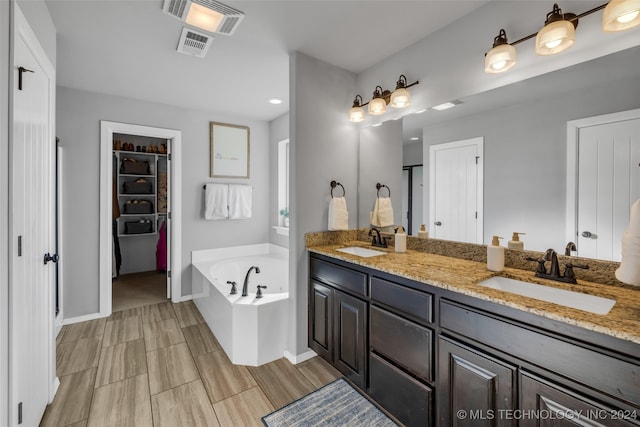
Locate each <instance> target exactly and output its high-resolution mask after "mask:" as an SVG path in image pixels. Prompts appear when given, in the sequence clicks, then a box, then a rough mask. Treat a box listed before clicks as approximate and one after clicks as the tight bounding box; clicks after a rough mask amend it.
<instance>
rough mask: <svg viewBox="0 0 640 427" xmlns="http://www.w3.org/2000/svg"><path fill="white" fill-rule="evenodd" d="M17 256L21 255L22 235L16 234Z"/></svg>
mask: <svg viewBox="0 0 640 427" xmlns="http://www.w3.org/2000/svg"><path fill="white" fill-rule="evenodd" d="M18 256H22V236H18Z"/></svg>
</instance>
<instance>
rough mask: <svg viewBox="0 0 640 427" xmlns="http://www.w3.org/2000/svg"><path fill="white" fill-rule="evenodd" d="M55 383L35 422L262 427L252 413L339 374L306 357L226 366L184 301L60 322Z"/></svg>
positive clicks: (193, 310)
mask: <svg viewBox="0 0 640 427" xmlns="http://www.w3.org/2000/svg"><path fill="white" fill-rule="evenodd" d="M56 341H57V370H58V376H59V378H60V387H59V389H58V393H57V395H56V398H55V399H54V401H53V402H52V403H51V404H50V405H49V406H48V407H47V410H46V411H45V414H44V416H43V418H42V421H41V423H40V425H41V426H61V427H65V426H90V427H93V426H135V427H142V426H156V427H158V426H171V427H177V426H185V427H190V426H203V427H215V426H223V427H224V426H243V427H244V426H261V425H262V422H261V420H260V418H261V417H263V416H264V415H267V414H269V413H271V412H273V411H274V410H276V409H278V408H280V407H282V406H284V405H286V404H288V403H290V402H292V401H294V400H296V399H299V398H300V397H302V396H304V395H306V394H307V393H310V392H312V391H314V390H317V389H318V388H320V387H322V386H323V385H325V384H328V383H330V382H331V381H333V380H334V379H336V378H338V377H339V376H340V373H339V372H338V371H336V370H335V369H334V368H332V367H331V366H330V365H329V364H327V363H326V362H325V361H324V360H322V359H320V358H318V357H315V358H313V359H311V360H308V361H306V362H303V363H300V364H298V365H292V364H291V363H289V361H288V360H286V359H279V360H276V361H274V362H271V363H268V364H266V365H263V366H259V367H248V366H238V365H233V364H231V362H230V361H229V358H228V357H227V356H226V354H225V353H224V351H223V350H222V349H221V347H220V344H219V343H218V341H217V340H216V338H215V336H214V335H213V334H212V333H211V331H210V330H209V328H208V327H207V325H206V324H205V323H204V319H203V318H202V316H201V315H200V312H198V309H197V308H196V306H195V305H194V304H193V303H192V302H191V301H189V302H184V303H180V304H172V303H170V302H163V303H160V304H155V305H147V306H144V307H137V308H131V309H127V310H123V311H119V312H114V313H113V314H112V315H111V316H110V317H109V318H107V319H98V320H91V321H88V322H83V323H77V324H74V325H67V326H65V327H63V328H62V331H61V332H60V334H59V335H58V338H57V340H56Z"/></svg>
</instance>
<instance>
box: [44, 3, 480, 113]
mask: <svg viewBox="0 0 640 427" xmlns="http://www.w3.org/2000/svg"><path fill="white" fill-rule="evenodd" d="M45 1H46V4H47V6H48V8H49V11H50V13H51V16H52V18H53V22H54V24H55V26H56V29H57V32H58V39H57V42H58V45H57V50H58V53H57V55H58V56H57V80H58V84H59V85H60V86H65V87H70V88H76V89H83V90H89V91H93V92H99V93H107V94H112V95H119V96H124V97H129V98H135V99H140V100H145V101H152V102H158V103H163V104H169V105H174V106H179V107H185V108H191V109H198V110H205V111H223V112H225V113H227V114H231V115H238V116H241V117H247V118H250V119H257V120H271V119H273V118H275V117H278V116H279V115H281V114H283V113H285V112H287V111H288V110H289V102H288V101H289V53H290V52H293V51H300V52H302V53H304V54H307V55H310V56H312V57H315V58H318V59H320V60H322V61H325V62H327V63H330V64H333V65H336V66H339V67H342V68H344V69H347V70H350V71H352V72H354V73H359V72H361V71H363V70H366V69H367V68H369V67H371V66H373V65H374V64H376V63H378V62H379V61H381V60H383V59H384V58H386V57H388V56H390V55H391V54H393V53H395V52H397V51H400V50H402V49H404V48H406V47H407V46H409V45H411V44H413V43H415V42H416V41H418V40H420V39H422V38H424V37H426V36H427V35H429V34H430V33H432V32H434V31H436V30H438V29H439V28H442V27H444V26H446V25H448V24H450V23H451V22H453V21H455V20H456V19H458V18H460V17H462V16H463V15H465V14H467V13H469V12H471V11H472V10H474V9H476V8H478V7H480V6H482V5H483V4H485V3H487V0H467V1H464V0H441V1H435V0H412V1H401V0H391V1H383V0H350V1H346V0H341V1H337V0H336V1H330V0H288V1H270V0H255V1H242V0H239V1H231V0H230V1H224V0H223V2H224V3H225V4H227V5H229V6H231V7H234V8H236V9H239V10H241V11H243V12H244V13H245V15H246V17H245V19H244V20H243V21H242V23H241V24H240V25H239V27H238V29H237V31H236V32H235V34H234V35H232V36H224V35H215V39H214V41H213V45H212V46H211V48H210V49H209V52H208V53H207V56H206V57H205V58H203V59H200V58H194V57H190V56H186V55H182V54H179V53H177V52H176V46H177V43H178V39H179V37H180V32H181V30H182V27H183V25H184V23H183V22H181V21H179V20H177V19H176V18H173V17H171V16H169V15H166V14H164V13H163V12H162V0H45ZM272 97H278V98H282V99H283V100H284V102H283V104H281V105H278V106H274V105H271V104H269V103H268V102H267V100H268V99H269V98H272Z"/></svg>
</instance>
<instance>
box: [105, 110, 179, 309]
mask: <svg viewBox="0 0 640 427" xmlns="http://www.w3.org/2000/svg"><path fill="white" fill-rule="evenodd" d="M114 133H126V134H133V135H140V136H148V137H152V138H163V139H170V140H171V167H170V177H169V185H170V187H169V193H170V199H169V201H170V205H169V209H168V211H169V213H170V214H171V220H170V222H169V224H170V230H167V232H168V233H170V236H171V238H170V239H169V241H170V245H171V246H170V248H169V250H170V252H169V253H170V254H171V259H170V266H169V272H171V273H170V274H171V276H170V277H171V301H172V302H174V303H175V302H180V301H183V300H186V299H188V297H187V298H184V297H183V296H182V280H181V278H182V207H181V206H182V180H181V176H182V170H181V159H182V131H179V130H175V129H165V128H157V127H151V126H141V125H133V124H129V123H119V122H110V121H105V120H101V121H100V259H101V260H102V262H100V273H99V274H100V317H106V316H109V315H111V308H112V307H111V303H112V265H111V262H110V261H109V262H106V260H111V258H112V251H113V237H112V230H113V229H112V223H113V218H112V203H113V198H112V191H113V184H112V183H113V164H112V153H113V134H114ZM169 272H168V274H169Z"/></svg>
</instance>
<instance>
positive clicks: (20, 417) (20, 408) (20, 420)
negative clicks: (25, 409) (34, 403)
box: [18, 402, 22, 424]
mask: <svg viewBox="0 0 640 427" xmlns="http://www.w3.org/2000/svg"><path fill="white" fill-rule="evenodd" d="M18 424H22V402H20V403H18Z"/></svg>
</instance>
